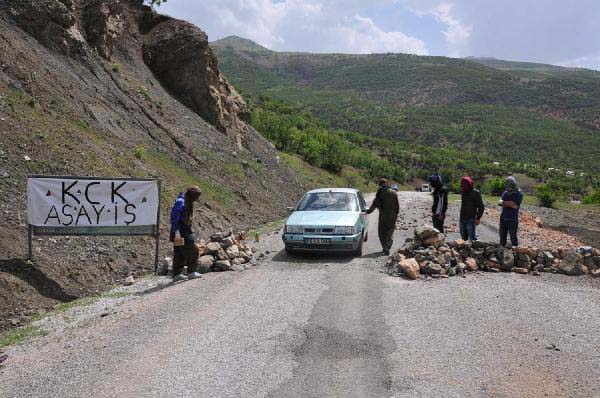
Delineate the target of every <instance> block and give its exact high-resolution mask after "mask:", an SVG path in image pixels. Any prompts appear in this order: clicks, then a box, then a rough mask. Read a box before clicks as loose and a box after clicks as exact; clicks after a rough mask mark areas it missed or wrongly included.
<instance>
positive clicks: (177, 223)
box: [169, 187, 202, 282]
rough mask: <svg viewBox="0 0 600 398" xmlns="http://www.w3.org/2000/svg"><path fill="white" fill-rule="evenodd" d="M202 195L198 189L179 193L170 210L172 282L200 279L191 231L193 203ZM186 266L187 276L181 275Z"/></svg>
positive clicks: (196, 253)
mask: <svg viewBox="0 0 600 398" xmlns="http://www.w3.org/2000/svg"><path fill="white" fill-rule="evenodd" d="M200 195H202V191H201V190H200V188H198V187H191V188H188V189H187V190H186V191H185V193H183V192H181V193H180V194H179V196H178V197H177V200H176V201H175V204H174V205H173V208H172V209H171V234H170V239H169V240H170V241H171V242H173V244H174V245H173V252H174V254H173V281H174V282H177V281H183V280H186V279H188V278H189V279H195V278H201V277H202V276H201V275H200V274H199V273H198V272H197V271H196V270H197V269H198V254H199V250H198V246H196V235H194V232H193V231H192V225H193V221H194V202H197V201H198V199H200ZM185 266H187V271H188V276H185V275H183V274H182V271H183V267H185Z"/></svg>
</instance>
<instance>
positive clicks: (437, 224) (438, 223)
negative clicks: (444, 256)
mask: <svg viewBox="0 0 600 398" xmlns="http://www.w3.org/2000/svg"><path fill="white" fill-rule="evenodd" d="M444 219H445V217H443V218H442V219H441V220H440V218H439V217H438V216H433V217H432V218H431V221H432V222H433V228H435V229H437V230H438V231H440V232H441V233H444Z"/></svg>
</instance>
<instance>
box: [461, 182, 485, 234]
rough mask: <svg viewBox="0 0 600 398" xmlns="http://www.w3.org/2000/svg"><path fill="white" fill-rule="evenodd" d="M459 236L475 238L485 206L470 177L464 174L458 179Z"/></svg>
mask: <svg viewBox="0 0 600 398" xmlns="http://www.w3.org/2000/svg"><path fill="white" fill-rule="evenodd" d="M460 188H461V191H462V194H461V203H460V220H459V221H460V237H461V238H462V239H463V240H471V241H473V240H477V234H476V233H475V229H476V227H477V225H479V221H480V220H481V217H482V216H483V211H484V210H485V206H484V205H483V199H482V198H481V192H479V191H478V190H477V189H475V187H474V186H473V180H472V179H471V177H468V176H465V177H463V178H462V180H461V181H460Z"/></svg>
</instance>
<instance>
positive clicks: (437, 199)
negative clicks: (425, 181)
mask: <svg viewBox="0 0 600 398" xmlns="http://www.w3.org/2000/svg"><path fill="white" fill-rule="evenodd" d="M429 184H430V185H431V186H432V187H433V206H431V219H432V221H433V227H434V228H435V229H437V230H438V231H440V232H441V233H444V220H445V219H446V210H448V189H447V188H446V187H445V186H444V185H443V184H442V177H441V176H440V175H438V174H434V175H432V176H431V177H429Z"/></svg>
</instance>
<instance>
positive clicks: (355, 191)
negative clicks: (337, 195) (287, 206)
mask: <svg viewBox="0 0 600 398" xmlns="http://www.w3.org/2000/svg"><path fill="white" fill-rule="evenodd" d="M323 192H345V193H353V194H357V193H358V192H360V191H359V190H358V189H354V188H319V189H313V190H312V191H308V192H307V193H323Z"/></svg>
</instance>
